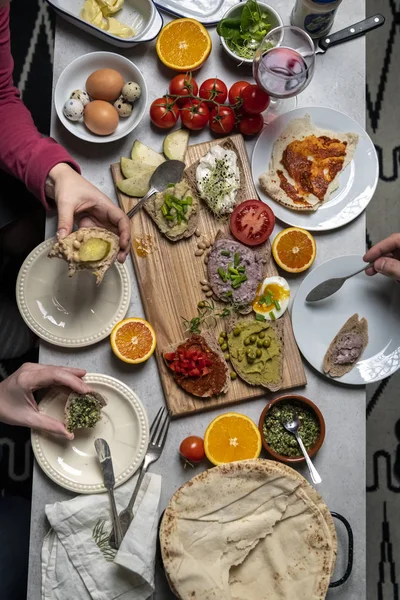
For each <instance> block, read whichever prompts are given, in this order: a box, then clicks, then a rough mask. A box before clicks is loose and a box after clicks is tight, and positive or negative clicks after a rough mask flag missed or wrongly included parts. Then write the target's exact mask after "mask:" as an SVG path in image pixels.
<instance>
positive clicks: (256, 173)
mask: <svg viewBox="0 0 400 600" xmlns="http://www.w3.org/2000/svg"><path fill="white" fill-rule="evenodd" d="M306 114H309V115H310V117H311V122H312V123H313V124H314V125H316V126H317V127H321V128H323V129H330V130H332V131H340V132H348V133H350V132H351V133H357V134H358V135H359V140H358V144H357V148H356V151H355V154H354V159H353V160H352V161H351V163H350V164H349V165H348V166H347V167H346V169H345V170H344V171H343V172H342V173H341V175H340V178H339V187H338V189H337V190H336V191H335V192H334V193H333V194H332V195H331V196H330V198H329V200H328V201H327V202H325V204H323V205H322V206H321V207H320V208H318V210H316V211H315V212H312V213H304V212H296V211H294V210H290V209H289V208H285V207H284V206H282V205H281V204H279V203H278V202H276V201H275V200H273V199H272V198H270V197H269V196H268V195H267V194H266V193H265V192H264V191H263V190H262V189H261V186H260V184H259V183H258V180H259V177H260V175H261V174H262V173H264V172H265V171H267V170H268V168H269V163H270V159H271V154H272V149H273V146H274V143H275V140H276V139H277V138H278V137H279V135H280V134H281V132H282V130H283V129H284V128H285V127H286V126H287V125H288V123H289V122H290V121H291V120H292V119H298V118H299V117H304V116H305V115H306ZM251 166H252V173H253V180H254V184H255V186H256V188H257V192H258V194H259V196H260V198H261V200H263V201H264V202H266V203H268V204H269V205H270V206H271V208H272V210H273V211H274V213H275V216H276V217H277V218H278V219H280V220H281V221H283V223H286V224H287V225H292V226H295V227H303V228H304V229H308V230H309V231H328V230H330V229H336V228H337V227H342V226H343V225H346V223H349V222H350V221H352V220H353V219H355V218H356V217H358V215H360V214H361V213H362V212H363V210H364V209H365V208H366V206H367V205H368V203H369V201H370V200H371V198H372V196H373V195H374V192H375V188H376V186H377V183H378V176H379V168H378V158H377V155H376V151H375V148H374V145H373V143H372V141H371V138H370V137H369V136H368V134H367V133H366V131H365V130H364V129H363V128H362V127H361V126H360V125H359V124H358V123H357V122H356V121H354V120H353V119H351V118H350V117H348V116H347V115H345V114H344V113H342V112H339V111H337V110H334V109H332V108H327V107H322V106H321V107H308V108H296V109H295V110H291V111H289V112H287V113H284V114H283V115H280V116H279V117H277V118H276V119H274V120H273V121H272V122H271V123H270V124H269V125H267V126H266V127H265V128H264V129H263V130H262V132H261V134H260V136H259V138H258V140H257V142H256V145H255V147H254V151H253V157H252V161H251Z"/></svg>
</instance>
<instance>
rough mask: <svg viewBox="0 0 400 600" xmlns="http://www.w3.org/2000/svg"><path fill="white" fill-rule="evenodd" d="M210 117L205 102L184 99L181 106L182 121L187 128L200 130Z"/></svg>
mask: <svg viewBox="0 0 400 600" xmlns="http://www.w3.org/2000/svg"><path fill="white" fill-rule="evenodd" d="M209 118H210V111H209V110H208V108H207V105H206V103H205V102H202V101H201V100H196V99H193V100H192V99H190V100H186V102H185V104H184V105H183V106H182V108H181V119H182V123H183V125H184V126H185V127H187V128H188V129H192V130H193V131H200V129H204V127H205V126H206V125H207V123H208V121H209Z"/></svg>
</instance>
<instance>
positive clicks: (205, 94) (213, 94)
mask: <svg viewBox="0 0 400 600" xmlns="http://www.w3.org/2000/svg"><path fill="white" fill-rule="evenodd" d="M199 96H200V98H204V99H205V100H215V102H218V103H219V104H223V103H224V102H225V100H226V98H227V96H228V88H227V87H226V85H225V84H224V82H223V81H221V79H217V78H214V79H206V80H205V81H203V83H202V84H201V86H200V90H199ZM207 106H208V108H210V109H211V108H213V107H214V106H215V104H213V102H207Z"/></svg>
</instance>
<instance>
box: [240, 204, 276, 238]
mask: <svg viewBox="0 0 400 600" xmlns="http://www.w3.org/2000/svg"><path fill="white" fill-rule="evenodd" d="M229 224H230V228H231V232H232V233H233V235H234V236H235V238H236V239H238V240H239V242H241V243H242V244H246V245H247V246H257V244H262V243H263V242H265V241H266V240H267V239H268V238H269V236H270V235H271V233H272V231H273V229H274V226H275V215H274V213H273V212H272V210H271V209H270V207H269V206H268V205H267V204H264V202H261V201H260V200H246V201H245V202H242V203H241V204H238V205H237V207H236V208H235V210H234V211H233V213H232V214H231V217H230V222H229Z"/></svg>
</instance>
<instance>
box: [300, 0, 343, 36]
mask: <svg viewBox="0 0 400 600" xmlns="http://www.w3.org/2000/svg"><path fill="white" fill-rule="evenodd" d="M341 1H342V0H296V4H295V5H294V7H293V10H292V14H291V17H290V22H291V24H292V25H296V26H297V27H300V28H301V29H304V30H305V31H306V32H307V33H308V34H309V35H310V36H311V37H312V38H320V37H322V36H324V35H326V34H327V33H328V31H330V29H331V27H332V25H333V21H334V19H335V14H336V11H337V9H338V7H339V5H340V3H341Z"/></svg>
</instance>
